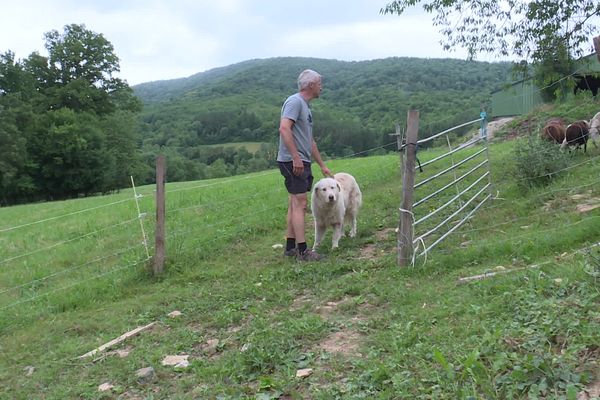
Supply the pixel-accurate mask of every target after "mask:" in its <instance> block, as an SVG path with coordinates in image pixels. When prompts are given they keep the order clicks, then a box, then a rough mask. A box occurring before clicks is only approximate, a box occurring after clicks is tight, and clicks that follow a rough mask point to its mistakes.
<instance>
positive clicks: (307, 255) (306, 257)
mask: <svg viewBox="0 0 600 400" xmlns="http://www.w3.org/2000/svg"><path fill="white" fill-rule="evenodd" d="M324 258H325V256H324V255H322V254H319V253H317V252H316V251H312V250H310V249H306V250H304V252H303V253H298V254H297V255H296V260H298V261H321V260H322V259H324Z"/></svg>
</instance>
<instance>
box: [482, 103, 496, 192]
mask: <svg viewBox="0 0 600 400" xmlns="http://www.w3.org/2000/svg"><path fill="white" fill-rule="evenodd" d="M479 115H480V117H481V137H482V138H483V145H484V146H485V158H486V160H487V170H488V183H489V184H490V190H489V194H490V199H493V198H494V195H493V193H494V188H493V186H492V166H491V164H490V150H489V148H490V146H489V142H488V131H487V124H488V121H487V112H486V111H485V109H483V110H482V111H481V113H480V114H479Z"/></svg>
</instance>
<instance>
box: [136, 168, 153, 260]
mask: <svg viewBox="0 0 600 400" xmlns="http://www.w3.org/2000/svg"><path fill="white" fill-rule="evenodd" d="M131 187H132V188H133V196H134V199H135V206H136V207H137V212H138V219H139V220H140V228H141V230H142V244H143V245H144V249H146V257H147V258H150V252H149V251H148V239H147V238H146V231H145V230H144V217H145V216H146V213H144V214H142V213H141V211H140V203H139V201H138V199H139V198H140V197H142V195H139V196H138V194H137V191H136V189H135V183H134V182H133V176H132V175H131Z"/></svg>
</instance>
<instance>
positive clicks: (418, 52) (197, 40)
mask: <svg viewBox="0 0 600 400" xmlns="http://www.w3.org/2000/svg"><path fill="white" fill-rule="evenodd" d="M386 3H387V0H350V1H348V0H304V1H289V0H170V1H160V0H104V1H101V0H98V1H96V0H23V1H16V0H13V1H10V0H1V7H0V8H1V11H0V53H4V52H6V51H8V50H12V51H13V52H15V53H16V57H17V58H18V59H23V58H26V57H27V56H29V54H31V53H32V52H33V51H38V52H40V53H41V54H43V55H46V54H47V53H46V51H45V49H44V33H46V32H49V31H51V30H58V31H59V32H61V33H62V32H63V27H64V26H65V25H67V24H73V23H74V24H85V26H86V27H87V28H88V29H90V30H92V31H94V32H96V33H101V34H103V35H104V36H105V38H106V39H108V40H109V41H110V42H111V43H112V44H113V46H114V48H115V53H116V55H117V56H118V57H119V59H120V66H121V73H120V75H119V76H120V77H121V78H123V79H126V80H127V82H128V83H129V84H130V85H135V84H138V83H142V82H148V81H156V80H163V79H173V78H182V77H187V76H190V75H193V74H195V73H198V72H202V71H206V70H209V69H211V68H215V67H222V66H226V65H230V64H234V63H237V62H240V61H245V60H249V59H254V58H269V57H283V56H305V57H319V58H329V59H338V60H347V61H358V60H371V59H376V58H386V57H393V56H399V57H401V56H413V57H428V58H440V57H452V58H463V59H464V58H465V54H466V52H465V51H463V50H460V51H457V52H452V53H449V52H445V51H444V50H443V49H442V46H441V45H440V44H439V41H440V38H441V35H440V34H439V33H438V32H437V28H435V27H433V25H432V23H431V16H430V15H428V14H425V13H424V12H423V11H421V9H420V8H415V9H414V10H411V11H410V13H409V14H406V15H402V16H400V17H399V16H397V15H382V14H380V12H379V10H380V9H381V8H382V7H383V6H385V4H386ZM486 61H493V59H491V58H489V59H486Z"/></svg>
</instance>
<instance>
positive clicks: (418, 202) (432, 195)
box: [413, 160, 488, 208]
mask: <svg viewBox="0 0 600 400" xmlns="http://www.w3.org/2000/svg"><path fill="white" fill-rule="evenodd" d="M487 163H488V160H483V161H482V162H480V163H479V164H477V165H476V166H475V167H473V168H471V169H470V170H469V171H467V172H466V173H464V174H463V175H461V176H460V177H458V179H457V180H455V181H452V182H450V183H448V184H446V185H444V186H442V187H441V188H440V189H438V190H436V191H435V192H433V193H431V194H429V195H427V196H425V197H423V198H422V199H421V200H419V201H417V202H415V204H413V208H415V207H417V206H418V205H420V204H423V203H424V202H426V201H427V200H429V199H431V198H433V197H435V196H437V195H438V194H440V193H442V192H443V191H444V190H446V189H448V188H450V187H452V186H453V185H454V184H455V183H456V182H460V181H462V180H463V179H465V178H466V177H468V176H469V175H471V174H472V173H473V172H475V171H477V170H478V169H479V168H481V167H483V166H484V165H485V164H487Z"/></svg>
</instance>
